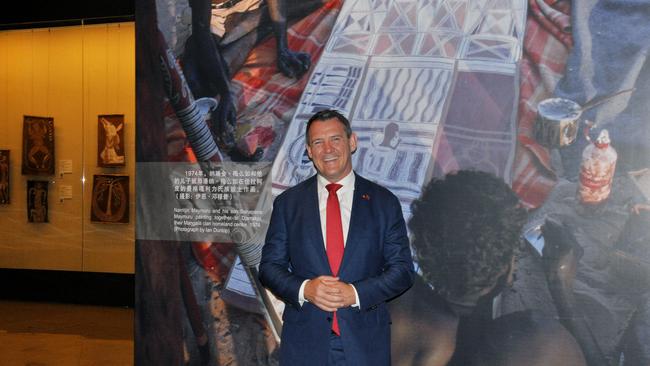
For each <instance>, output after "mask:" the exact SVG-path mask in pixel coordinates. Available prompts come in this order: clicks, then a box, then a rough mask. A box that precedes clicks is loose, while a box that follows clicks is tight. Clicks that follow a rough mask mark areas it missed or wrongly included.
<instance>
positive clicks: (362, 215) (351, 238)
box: [339, 173, 371, 275]
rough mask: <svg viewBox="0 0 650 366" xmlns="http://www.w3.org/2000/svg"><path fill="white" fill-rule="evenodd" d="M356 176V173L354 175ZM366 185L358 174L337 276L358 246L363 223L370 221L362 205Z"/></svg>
mask: <svg viewBox="0 0 650 366" xmlns="http://www.w3.org/2000/svg"><path fill="white" fill-rule="evenodd" d="M355 174H356V173H355ZM366 191H367V185H366V181H365V179H363V178H362V177H361V176H359V175H358V174H357V175H356V177H355V181H354V196H353V198H352V211H351V212H350V225H349V226H348V237H347V239H346V241H345V251H344V252H343V262H342V263H341V269H340V270H339V275H340V274H341V273H343V272H344V271H345V269H346V263H347V262H349V261H350V258H351V257H352V256H353V253H354V251H355V250H356V249H357V248H356V247H357V246H358V245H359V239H358V238H359V235H360V234H361V232H362V231H363V221H364V220H365V219H371V218H370V217H369V216H367V215H368V214H369V212H368V210H367V207H366V206H365V205H364V203H365V202H364V200H363V199H362V196H367V192H366Z"/></svg>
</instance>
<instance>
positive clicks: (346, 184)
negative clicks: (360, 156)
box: [316, 170, 356, 193]
mask: <svg viewBox="0 0 650 366" xmlns="http://www.w3.org/2000/svg"><path fill="white" fill-rule="evenodd" d="M316 179H317V180H318V189H319V190H327V188H325V186H326V185H328V184H330V183H332V182H330V181H329V180H327V178H325V177H323V176H322V175H320V174H318V175H317V176H316ZM355 181H356V176H355V175H354V170H352V171H350V173H348V175H346V176H345V177H343V179H341V180H340V181H338V182H334V183H338V184H340V185H342V186H343V187H341V188H340V189H339V190H338V192H337V193H344V192H349V191H353V190H354V183H355Z"/></svg>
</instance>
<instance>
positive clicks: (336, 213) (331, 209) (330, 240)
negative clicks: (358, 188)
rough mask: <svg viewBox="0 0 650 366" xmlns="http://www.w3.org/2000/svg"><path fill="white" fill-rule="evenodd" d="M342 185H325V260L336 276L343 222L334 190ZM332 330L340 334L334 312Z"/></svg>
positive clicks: (340, 253)
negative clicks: (326, 193)
mask: <svg viewBox="0 0 650 366" xmlns="http://www.w3.org/2000/svg"><path fill="white" fill-rule="evenodd" d="M341 187H342V185H340V184H336V183H330V184H328V185H326V186H325V188H327V191H328V192H329V196H328V197H327V218H326V221H325V223H326V226H327V233H326V240H327V243H326V244H325V245H326V247H327V260H328V261H329V263H330V268H331V269H332V275H334V276H338V273H339V267H340V266H341V260H342V259H343V249H344V247H343V224H342V223H341V208H340V206H339V198H338V196H337V195H336V191H337V190H339V189H340V188H341ZM332 331H333V332H334V333H336V334H338V335H340V334H341V333H340V331H339V321H338V319H337V318H336V312H334V317H333V318H332Z"/></svg>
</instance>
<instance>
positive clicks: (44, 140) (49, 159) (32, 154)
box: [22, 116, 54, 175]
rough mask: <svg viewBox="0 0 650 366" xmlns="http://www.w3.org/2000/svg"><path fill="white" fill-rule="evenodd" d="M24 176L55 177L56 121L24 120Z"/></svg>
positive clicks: (32, 118) (42, 118) (36, 118)
mask: <svg viewBox="0 0 650 366" xmlns="http://www.w3.org/2000/svg"><path fill="white" fill-rule="evenodd" d="M22 173H23V175H54V119H53V118H51V117H34V116H25V117H24V119H23V165H22Z"/></svg>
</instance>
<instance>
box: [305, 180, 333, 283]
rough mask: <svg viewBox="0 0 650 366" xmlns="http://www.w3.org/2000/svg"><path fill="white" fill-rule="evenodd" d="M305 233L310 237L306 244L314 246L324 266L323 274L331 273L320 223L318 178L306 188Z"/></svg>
mask: <svg viewBox="0 0 650 366" xmlns="http://www.w3.org/2000/svg"><path fill="white" fill-rule="evenodd" d="M305 191H306V192H305V210H306V211H305V217H304V220H305V223H304V224H305V232H306V233H308V234H307V235H309V237H308V238H307V240H306V242H307V243H309V244H310V245H314V246H315V248H313V249H314V250H316V253H318V257H319V258H320V259H319V261H318V262H319V264H320V265H321V266H322V271H321V272H322V273H330V265H329V262H328V260H327V252H326V251H325V242H324V241H323V230H322V228H321V222H320V210H319V209H318V182H317V180H316V176H314V177H312V178H311V181H310V182H309V184H307V186H306V187H305Z"/></svg>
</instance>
